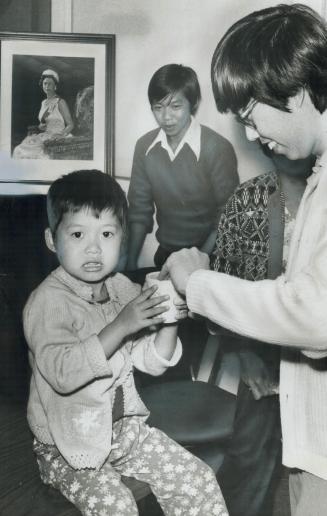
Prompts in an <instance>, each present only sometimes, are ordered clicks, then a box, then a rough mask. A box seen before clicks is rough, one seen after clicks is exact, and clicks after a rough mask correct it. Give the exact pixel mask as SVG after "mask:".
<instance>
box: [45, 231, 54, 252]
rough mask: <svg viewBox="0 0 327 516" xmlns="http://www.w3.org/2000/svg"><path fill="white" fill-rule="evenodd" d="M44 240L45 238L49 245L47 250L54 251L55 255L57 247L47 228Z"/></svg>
mask: <svg viewBox="0 0 327 516" xmlns="http://www.w3.org/2000/svg"><path fill="white" fill-rule="evenodd" d="M44 238H45V243H46V244H47V248H48V249H50V251H52V252H53V253H55V252H56V246H55V244H54V241H53V237H52V233H51V229H50V228H47V229H46V230H45V231H44Z"/></svg>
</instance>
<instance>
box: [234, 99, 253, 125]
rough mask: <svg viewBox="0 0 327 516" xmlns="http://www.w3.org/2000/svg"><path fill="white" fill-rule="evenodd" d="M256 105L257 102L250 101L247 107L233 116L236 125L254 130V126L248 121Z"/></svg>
mask: <svg viewBox="0 0 327 516" xmlns="http://www.w3.org/2000/svg"><path fill="white" fill-rule="evenodd" d="M257 104H258V101H257V100H254V99H252V100H250V102H249V103H248V105H247V107H246V108H245V109H244V110H241V112H239V113H237V114H236V115H235V118H236V120H237V121H238V123H240V124H242V125H246V126H247V127H252V128H253V129H256V126H255V124H254V123H253V122H251V120H249V117H250V116H251V114H252V111H253V110H254V108H255V106H256V105H257Z"/></svg>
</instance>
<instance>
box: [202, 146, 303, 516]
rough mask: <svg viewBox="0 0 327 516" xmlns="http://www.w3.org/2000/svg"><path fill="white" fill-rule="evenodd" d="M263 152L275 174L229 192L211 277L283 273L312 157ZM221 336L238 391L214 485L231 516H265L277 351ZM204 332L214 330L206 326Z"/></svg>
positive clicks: (271, 479)
mask: <svg viewBox="0 0 327 516" xmlns="http://www.w3.org/2000/svg"><path fill="white" fill-rule="evenodd" d="M262 149H263V152H264V154H266V155H267V156H268V157H270V158H271V160H272V162H273V164H274V165H275V171H273V172H269V173H265V174H262V175H260V176H257V177H254V178H253V179H250V180H249V181H246V182H244V183H242V184H241V185H240V186H239V187H238V188H237V189H236V191H235V192H234V194H233V195H232V196H231V197H230V199H229V200H228V201H227V204H226V207H225V209H224V211H223V213H222V216H221V219H220V223H219V226H218V233H217V240H216V244H215V249H214V251H213V253H212V255H211V257H210V262H211V263H210V266H211V268H212V269H213V270H215V271H217V272H224V273H226V274H230V275H232V276H237V277H239V278H243V279H246V280H249V281H259V280H263V279H266V278H269V279H274V278H276V277H278V276H279V275H280V274H282V273H284V272H285V270H286V264H287V257H288V251H289V245H290V239H291V235H292V232H293V228H294V224H295V217H296V213H297V210H298V206H299V204H300V201H301V197H302V195H303V192H304V190H305V186H306V179H307V177H308V176H309V175H310V174H311V169H312V166H313V158H312V157H311V156H310V157H309V158H306V159H301V160H295V161H291V160H289V159H287V158H285V156H283V155H277V154H274V153H273V152H272V151H270V150H269V148H268V147H265V146H262ZM221 330H222V329H221ZM221 330H220V333H221V334H220V335H219V343H220V346H221V349H222V353H223V354H228V353H230V352H234V353H237V354H238V356H239V363H240V383H239V387H238V393H237V405H236V416H235V422H234V431H233V436H232V438H231V439H230V441H229V443H228V446H227V449H226V451H225V457H224V462H223V464H222V466H221V468H220V469H219V471H218V476H217V478H218V481H219V485H220V487H221V489H222V492H223V495H224V498H225V502H226V505H227V508H228V511H229V514H230V516H262V515H265V516H269V515H270V514H271V513H272V500H273V495H274V490H275V487H276V483H277V482H276V480H277V478H278V476H279V475H280V473H281V429H280V414H279V412H280V410H279V399H278V394H277V393H278V383H279V362H280V348H279V347H278V346H270V347H269V348H267V347H266V346H263V345H262V343H261V342H258V341H255V340H251V339H246V337H241V336H237V335H235V334H232V335H231V334H228V332H227V331H225V332H223V331H221ZM211 331H213V332H219V329H218V328H214V325H211Z"/></svg>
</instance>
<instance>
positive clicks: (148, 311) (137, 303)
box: [115, 286, 169, 336]
mask: <svg viewBox="0 0 327 516" xmlns="http://www.w3.org/2000/svg"><path fill="white" fill-rule="evenodd" d="M156 290H157V287H156V286H153V287H150V288H147V289H145V290H143V292H142V293H141V294H140V295H139V296H137V297H136V298H135V299H133V300H132V301H131V302H130V303H128V305H126V306H125V307H124V308H123V310H122V311H121V312H120V314H119V315H118V316H117V318H116V319H115V323H119V324H120V325H122V327H123V328H124V333H125V336H127V335H132V334H133V333H137V332H138V331H139V330H142V329H143V328H149V327H150V326H152V325H157V324H161V323H162V322H163V319H162V317H160V314H162V313H163V312H166V311H167V310H168V309H169V308H168V307H167V306H165V305H161V303H163V302H164V301H167V300H168V299H169V296H156V297H152V295H153V294H154V292H155V291H156ZM158 305H161V306H158Z"/></svg>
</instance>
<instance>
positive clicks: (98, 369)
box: [24, 267, 181, 469]
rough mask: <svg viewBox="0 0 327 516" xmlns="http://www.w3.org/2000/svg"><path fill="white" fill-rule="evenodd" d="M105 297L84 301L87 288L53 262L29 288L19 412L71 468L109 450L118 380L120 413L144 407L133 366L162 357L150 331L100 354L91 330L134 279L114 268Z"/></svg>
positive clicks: (159, 367) (88, 464)
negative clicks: (23, 403) (28, 372)
mask: <svg viewBox="0 0 327 516" xmlns="http://www.w3.org/2000/svg"><path fill="white" fill-rule="evenodd" d="M106 287H107V290H108V293H109V295H110V300H109V301H108V302H106V303H95V302H93V301H92V290H91V287H90V286H88V285H87V284H85V283H83V282H80V281H78V280H76V279H75V278H73V277H71V276H70V275H69V274H67V272H65V271H64V270H63V269H62V268H61V267H59V268H58V269H56V270H55V271H54V272H53V273H52V274H50V275H49V276H48V277H47V278H46V279H45V280H44V281H43V282H42V283H41V285H39V287H38V288H37V289H36V290H35V291H34V292H33V293H32V294H31V296H30V298H29V300H28V302H27V304H26V306H25V309H24V330H25V336H26V340H27V343H28V345H29V359H30V364H31V368H32V378H31V386H30V396H29V402H28V411H27V417H28V422H29V425H30V427H31V430H32V432H33V433H34V435H35V436H36V437H37V439H38V440H40V441H41V442H43V443H46V444H55V445H56V446H57V448H58V449H59V451H60V453H61V454H62V455H63V457H64V458H65V459H66V460H67V462H68V463H69V464H70V465H71V466H72V467H73V468H75V469H80V468H100V467H101V466H102V464H103V463H104V461H105V460H106V458H107V457H108V455H109V452H110V448H111V435H112V406H113V403H114V394H115V389H116V387H118V386H122V389H123V396H124V416H129V415H130V416H132V415H139V416H143V417H144V419H146V418H147V416H148V415H149V412H148V410H147V408H146V407H145V405H144V404H143V402H142V401H141V399H140V397H139V395H138V393H137V391H136V388H135V384H134V378H133V369H134V367H136V368H137V369H140V370H141V371H144V372H147V373H149V374H152V375H159V374H162V373H163V372H164V371H165V370H166V368H167V367H169V366H173V365H175V364H176V363H177V362H178V360H179V359H180V356H181V344H180V342H179V341H177V346H176V349H175V352H174V355H173V357H172V358H171V360H170V361H167V360H165V359H164V358H162V357H161V356H160V355H158V353H157V352H156V348H155V346H154V338H155V335H156V333H155V332H152V333H149V334H147V336H143V337H140V338H138V339H136V340H127V341H126V342H124V343H122V346H121V347H120V348H119V349H118V350H117V351H116V352H115V353H114V354H113V355H112V356H111V357H110V358H109V359H108V360H107V359H106V356H105V354H104V351H103V348H102V346H101V343H100V341H99V339H98V336H97V335H98V333H99V332H100V331H101V330H102V329H103V328H104V327H105V326H106V325H107V324H108V323H110V322H112V321H113V320H114V319H115V317H116V316H117V314H118V313H119V312H120V311H121V310H122V308H123V307H124V306H125V305H126V304H127V303H128V302H129V301H131V300H132V299H134V298H135V297H136V296H137V295H138V294H139V293H140V289H141V287H140V286H139V285H136V284H134V283H132V282H131V281H130V280H128V279H127V278H126V277H125V276H123V275H122V274H116V275H113V276H111V277H109V278H108V279H107V280H106Z"/></svg>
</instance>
